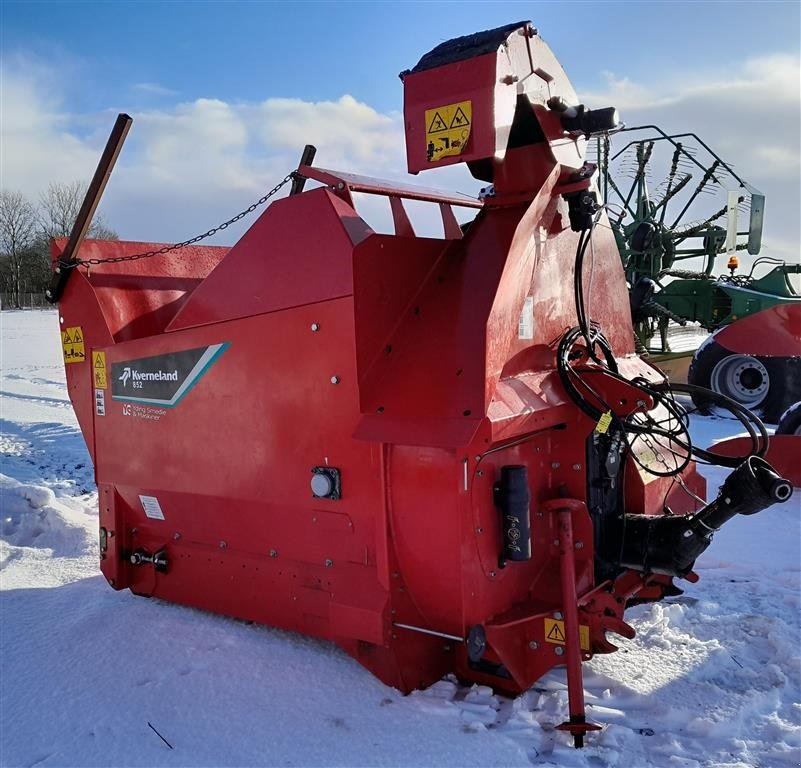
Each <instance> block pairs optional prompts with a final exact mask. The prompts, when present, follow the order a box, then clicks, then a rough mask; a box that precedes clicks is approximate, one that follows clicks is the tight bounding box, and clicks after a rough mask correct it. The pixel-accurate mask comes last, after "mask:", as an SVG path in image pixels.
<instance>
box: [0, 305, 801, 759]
mask: <svg viewBox="0 0 801 768" xmlns="http://www.w3.org/2000/svg"><path fill="white" fill-rule="evenodd" d="M0 322H1V323H2V379H1V380H0V389H2V392H1V393H0V395H1V396H2V400H1V401H0V405H1V407H2V413H1V414H0V415H1V416H2V436H1V437H0V446H1V447H2V457H3V458H2V469H0V472H2V475H0V499H1V500H2V515H1V516H0V523H1V524H2V531H1V533H2V537H1V540H0V568H1V569H2V570H1V571H0V579H1V580H2V592H0V609H1V610H2V623H1V624H0V646H1V647H0V653H1V656H0V674H1V677H0V686H1V690H0V764H2V765H3V766H108V765H114V766H122V765H126V766H127V765H132V766H133V765H148V766H200V765H204V766H224V765H225V766H228V765H276V766H314V765H326V766H328V765H331V766H334V765H337V766H338V765H381V766H385V765H398V766H400V765H404V766H406V765H408V766H412V765H414V766H418V765H427V766H428V765H431V766H433V765H437V766H451V765H453V766H455V765H459V766H468V765H469V766H496V765H497V766H501V765H503V766H529V765H532V764H533V765H543V766H553V765H559V766H592V767H593V768H599V767H600V766H610V767H611V766H620V767H621V768H623V767H625V768H647V767H648V766H671V767H674V766H675V768H690V767H691V766H727V767H728V768H734V767H735V766H736V767H737V768H745V767H746V766H748V767H749V768H756V767H757V766H758V767H759V768H783V767H784V766H787V767H788V768H789V767H790V766H798V765H799V764H801V748H800V744H801V638H800V637H799V623H800V619H799V609H800V608H801V579H800V576H801V573H800V569H801V543H800V542H801V530H800V527H799V519H800V518H801V515H800V514H799V500H798V498H799V496H801V494H797V496H796V498H794V499H792V500H791V501H790V502H788V503H786V504H784V505H782V506H776V507H772V508H770V509H768V510H767V511H765V512H763V513H761V514H759V515H757V516H755V517H751V518H739V519H736V520H734V521H732V523H731V524H729V525H728V526H727V527H726V528H724V529H723V530H722V531H721V532H720V533H719V534H718V535H717V537H716V540H715V542H714V544H713V546H712V547H711V548H710V550H709V551H708V553H706V554H705V555H704V556H703V557H702V558H701V559H700V561H699V563H698V569H697V570H698V572H699V573H700V576H701V580H700V582H699V583H698V584H696V585H687V590H686V594H685V595H683V596H681V597H679V598H675V599H672V600H668V601H665V602H663V603H660V604H656V605H648V606H639V607H637V608H634V609H632V610H631V611H630V612H629V613H628V614H627V617H628V619H629V620H630V621H631V623H632V624H633V625H634V626H635V628H636V629H637V637H636V638H635V639H634V640H631V641H625V640H623V641H622V642H621V643H620V645H621V651H620V652H618V653H616V654H613V655H611V656H605V657H604V656H601V657H598V658H596V659H595V660H594V661H592V662H591V663H589V664H588V665H586V672H585V674H586V691H587V700H588V704H589V708H588V714H589V717H590V718H591V719H593V720H595V721H597V722H600V723H603V724H604V729H603V731H602V732H600V733H599V734H594V735H590V737H589V738H588V743H589V746H588V747H587V748H586V749H585V750H583V751H577V750H574V749H572V747H570V746H569V743H568V739H567V737H566V736H565V735H564V734H562V733H561V732H558V731H555V730H554V726H555V725H557V724H558V723H560V722H562V721H563V720H564V719H565V714H566V711H567V693H566V689H565V685H564V676H563V672H561V671H560V670H555V671H554V672H552V673H551V674H549V675H548V676H546V677H545V678H544V679H542V680H541V681H540V682H539V683H538V684H537V685H536V686H535V687H534V688H533V689H532V690H530V691H528V692H527V693H525V694H524V695H522V696H520V697H518V698H517V699H515V700H514V701H512V700H508V699H503V698H501V697H497V696H493V695H492V693H491V691H489V690H488V689H485V688H481V687H477V686H476V687H473V688H472V689H471V688H465V687H462V686H459V685H457V684H456V683H454V682H452V681H449V680H444V681H441V682H440V683H438V684H437V685H435V686H434V687H433V688H431V689H429V690H428V691H424V692H419V693H415V694H413V695H411V696H406V697H404V696H401V695H400V694H399V693H398V692H397V691H395V690H393V689H391V688H387V687H386V686H384V685H383V684H381V683H380V682H378V681H377V680H376V679H375V678H373V677H372V676H371V675H370V674H369V673H368V672H367V671H366V670H364V669H362V668H361V667H360V666H359V665H358V664H356V662H355V661H352V660H351V659H350V658H348V657H347V656H346V655H345V654H344V653H342V652H340V651H339V650H337V649H336V648H334V647H333V646H331V645H329V644H327V643H324V642H320V641H317V640H311V639H308V638H304V637H301V636H299V635H295V634H291V633H288V632H283V631H279V630H275V629H270V628H267V627H262V626H256V625H247V624H245V623H242V622H238V621H233V620H229V619H225V618H222V617H219V616H214V615H210V614H205V613H201V612H199V611H195V610H191V609H187V608H182V607H179V606H175V605H169V604H166V603H161V602H158V601H156V600H145V599H141V598H136V597H134V596H133V595H131V594H130V593H127V592H126V593H116V592H113V591H112V590H111V589H109V588H108V586H107V585H106V583H105V581H104V579H103V578H102V577H101V576H100V572H99V569H98V565H97V543H96V542H97V492H96V489H95V487H94V484H93V474H92V467H91V463H90V461H89V456H88V454H87V452H86V449H85V447H84V444H83V439H82V437H81V435H80V432H79V430H78V427H77V424H76V421H75V418H74V415H73V412H72V409H71V407H70V403H69V400H68V398H67V393H66V387H65V382H64V372H63V367H62V364H61V360H60V348H59V334H58V321H57V316H56V314H55V313H54V312H50V311H45V312H36V311H30V312H2V313H1V314H0ZM692 426H693V431H694V437H695V439H696V440H697V441H698V442H699V443H706V444H709V443H710V442H711V441H712V439H713V438H717V437H721V436H724V435H726V434H727V433H729V432H731V431H732V430H733V429H735V427H736V423H735V422H733V421H730V420H727V419H714V418H707V419H705V418H698V419H695V420H694V423H693V425H692ZM707 474H708V477H709V479H710V481H711V482H710V492H714V490H715V488H716V483H719V482H720V481H721V480H722V478H723V471H718V470H709V471H708V472H707ZM154 729H155V730H154ZM157 732H158V733H157ZM158 734H161V736H163V738H164V739H165V740H166V742H168V743H169V745H171V747H172V748H170V746H168V744H167V743H165V741H163V740H162V738H160V737H159V735H158Z"/></svg>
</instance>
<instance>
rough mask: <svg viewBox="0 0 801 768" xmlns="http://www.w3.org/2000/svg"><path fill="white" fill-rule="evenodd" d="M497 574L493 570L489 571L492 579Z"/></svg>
mask: <svg viewBox="0 0 801 768" xmlns="http://www.w3.org/2000/svg"><path fill="white" fill-rule="evenodd" d="M497 575H498V574H497V573H495V571H490V576H491V577H492V578H493V579H494V578H495V577H496V576H497Z"/></svg>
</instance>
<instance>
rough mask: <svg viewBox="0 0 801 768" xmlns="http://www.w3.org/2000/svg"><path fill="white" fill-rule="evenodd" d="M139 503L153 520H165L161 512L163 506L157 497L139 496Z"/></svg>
mask: <svg viewBox="0 0 801 768" xmlns="http://www.w3.org/2000/svg"><path fill="white" fill-rule="evenodd" d="M139 501H140V502H141V503H142V509H143V510H144V512H145V514H146V515H147V516H148V517H149V518H150V519H151V520H163V519H164V512H162V510H161V504H159V500H158V499H157V498H156V497H155V496H141V495H140V496H139Z"/></svg>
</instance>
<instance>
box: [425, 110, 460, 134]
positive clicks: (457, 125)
mask: <svg viewBox="0 0 801 768" xmlns="http://www.w3.org/2000/svg"><path fill="white" fill-rule="evenodd" d="M466 125H470V121H469V120H468V119H467V115H466V114H465V113H464V112H462V108H461V107H459V108H458V109H457V110H456V114H455V115H454V116H453V120H451V126H450V127H451V128H464V127H465V126H466ZM429 133H431V131H429Z"/></svg>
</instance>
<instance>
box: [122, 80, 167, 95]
mask: <svg viewBox="0 0 801 768" xmlns="http://www.w3.org/2000/svg"><path fill="white" fill-rule="evenodd" d="M131 89H132V90H134V91H138V92H139V93H145V94H149V95H151V96H177V95H178V91H174V90H173V89H172V88H167V87H166V86H164V85H159V84H158V83H134V84H133V85H132V86H131Z"/></svg>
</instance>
